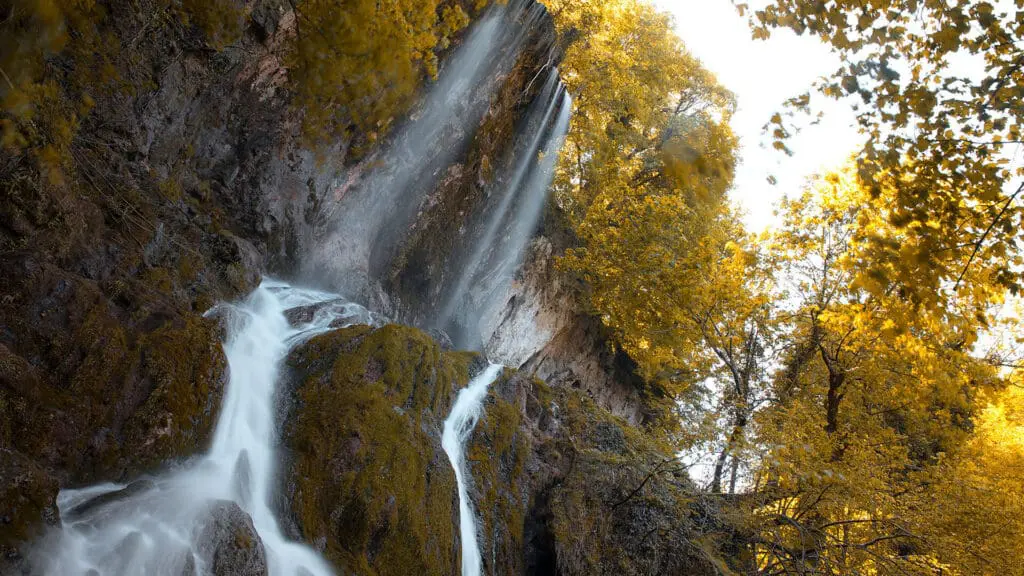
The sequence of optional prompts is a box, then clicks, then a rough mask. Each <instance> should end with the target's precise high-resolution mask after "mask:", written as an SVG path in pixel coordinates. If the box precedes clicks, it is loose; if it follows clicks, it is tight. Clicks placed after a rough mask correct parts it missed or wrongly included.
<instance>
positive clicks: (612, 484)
mask: <svg viewBox="0 0 1024 576" xmlns="http://www.w3.org/2000/svg"><path fill="white" fill-rule="evenodd" d="M469 454H470V457H469V461H470V467H471V470H472V473H473V477H474V480H475V484H476V487H477V494H476V498H477V508H478V510H479V511H480V517H481V525H482V528H481V533H482V534H483V535H484V539H483V541H482V544H483V546H484V548H485V549H484V551H483V557H484V558H485V564H486V566H485V571H486V572H488V573H494V574H563V575H577V574H578V575H585V574H629V575H633V574H636V575H641V574H688V575H694V576H700V575H709V576H710V575H717V574H719V573H720V572H719V566H723V564H721V561H720V560H719V558H718V555H717V550H716V548H715V538H716V535H715V534H710V533H704V532H702V530H701V529H700V528H699V527H698V526H697V524H696V522H695V521H694V520H693V517H694V516H695V510H694V509H693V508H692V507H691V502H692V500H693V499H694V494H695V490H694V488H693V486H692V485H691V484H690V481H689V477H688V476H687V474H686V471H685V470H683V469H680V468H677V467H676V465H673V464H672V463H673V462H674V461H675V460H674V459H673V458H672V457H671V455H670V453H669V452H668V451H667V450H666V449H665V447H661V446H659V445H658V444H657V443H655V442H653V441H652V440H651V439H650V438H648V437H647V436H645V435H644V434H643V433H642V432H641V431H640V430H638V429H636V428H635V427H633V426H630V425H629V424H628V423H626V422H625V421H623V420H622V419H621V418H618V417H616V416H613V415H612V414H610V413H609V412H608V411H606V410H604V409H603V408H600V407H599V406H597V405H596V403H595V402H594V401H593V400H591V399H590V398H589V397H588V396H587V395H586V394H585V392H583V391H581V390H573V389H570V388H565V387H559V388H551V387H548V386H547V385H545V384H544V383H543V382H541V381H540V380H538V379H535V378H531V377H529V376H527V375H526V374H525V373H523V372H520V373H519V374H517V375H516V376H514V377H512V378H509V379H506V380H504V381H502V382H499V383H497V384H496V385H495V386H494V387H493V388H492V390H491V393H490V396H489V398H488V402H487V404H486V411H485V413H484V416H483V418H482V420H481V422H480V424H479V425H478V426H477V428H476V430H475V432H474V435H473V437H472V439H471V443H470V450H469Z"/></svg>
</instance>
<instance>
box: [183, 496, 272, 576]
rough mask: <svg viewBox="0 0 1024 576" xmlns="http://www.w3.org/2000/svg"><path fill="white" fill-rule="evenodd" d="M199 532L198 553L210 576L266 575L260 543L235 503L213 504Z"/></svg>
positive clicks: (250, 523) (253, 529) (263, 552)
mask: <svg viewBox="0 0 1024 576" xmlns="http://www.w3.org/2000/svg"><path fill="white" fill-rule="evenodd" d="M198 530H199V533H198V537H197V542H199V545H200V548H199V554H200V556H201V558H202V559H203V562H204V563H205V564H206V566H208V567H209V569H210V573H211V574H212V575H213V576H266V575H267V574H268V571H267V556H266V550H265V549H264V547H263V541H262V540H260V537H259V535H258V534H257V533H256V529H255V528H254V527H253V523H252V518H250V517H249V515H248V514H246V513H245V512H244V511H243V510H242V509H241V508H239V506H238V504H235V503H234V502H230V501H227V500H220V501H216V502H213V503H212V504H211V505H210V507H209V509H208V510H207V512H206V517H205V518H204V519H202V520H201V524H200V528H199V529H198Z"/></svg>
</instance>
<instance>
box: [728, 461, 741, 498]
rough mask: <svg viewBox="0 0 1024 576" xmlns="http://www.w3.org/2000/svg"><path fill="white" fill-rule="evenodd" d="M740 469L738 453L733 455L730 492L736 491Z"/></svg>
mask: <svg viewBox="0 0 1024 576" xmlns="http://www.w3.org/2000/svg"><path fill="white" fill-rule="evenodd" d="M739 471H740V459H739V457H738V456H736V454H733V455H732V472H731V473H730V474H729V494H735V493H736V477H737V476H738V475H739Z"/></svg>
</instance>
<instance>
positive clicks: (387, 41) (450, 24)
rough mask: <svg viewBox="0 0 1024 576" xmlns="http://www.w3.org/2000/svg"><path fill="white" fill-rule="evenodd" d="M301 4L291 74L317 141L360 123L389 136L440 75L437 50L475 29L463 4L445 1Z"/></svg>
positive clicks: (373, 134) (317, 0)
mask: <svg viewBox="0 0 1024 576" xmlns="http://www.w3.org/2000/svg"><path fill="white" fill-rule="evenodd" d="M486 4H487V2H477V5H476V8H477V9H478V10H479V9H482V8H483V7H484V6H486ZM294 7H295V12H296V14H297V16H298V24H297V34H296V38H295V43H294V49H293V51H292V52H291V55H290V58H289V62H288V65H289V75H290V78H291V80H292V81H293V88H294V90H295V92H296V102H295V105H296V107H297V108H298V109H300V110H301V111H302V115H303V116H302V117H303V127H304V133H305V134H306V136H307V138H308V139H309V140H310V141H311V142H312V143H322V142H326V141H330V140H333V139H336V138H338V137H339V136H341V135H343V134H345V133H351V132H352V130H351V127H353V126H354V127H355V128H358V129H359V130H360V131H361V132H364V133H366V134H368V135H369V137H370V138H371V140H372V139H375V138H377V137H379V136H380V135H383V134H384V133H386V132H387V130H388V129H389V127H390V125H391V124H392V122H393V121H394V119H395V118H396V117H398V116H399V115H400V114H401V113H402V112H404V111H405V110H406V109H407V108H408V106H409V105H410V104H411V102H412V98H413V96H414V95H415V93H416V91H417V89H418V88H419V86H420V85H421V83H422V81H423V80H424V79H426V78H434V77H436V75H437V53H438V51H440V50H443V49H444V48H447V47H448V45H449V43H450V41H451V38H452V37H453V36H454V35H455V33H456V32H458V31H459V30H461V29H463V28H465V27H466V26H467V25H468V24H469V15H468V14H467V13H466V11H465V10H464V9H463V7H462V5H461V4H460V3H458V2H448V1H443V0H429V1H427V2H417V1H414V0H385V1H378V0H344V1H341V2H339V1H336V0H302V1H301V2H296V3H295V4H294Z"/></svg>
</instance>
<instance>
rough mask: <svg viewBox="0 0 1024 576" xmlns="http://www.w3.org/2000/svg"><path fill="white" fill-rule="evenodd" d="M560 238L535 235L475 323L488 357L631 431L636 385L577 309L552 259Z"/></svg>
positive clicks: (621, 357)
mask: <svg viewBox="0 0 1024 576" xmlns="http://www.w3.org/2000/svg"><path fill="white" fill-rule="evenodd" d="M556 243H557V244H565V240H561V239H556V240H555V241H552V240H550V239H549V238H547V237H545V236H538V237H536V238H535V239H534V240H533V242H532V244H531V246H530V251H529V253H528V255H527V258H526V261H525V263H524V264H523V266H522V267H521V268H520V270H519V271H518V272H517V273H516V277H515V279H514V280H513V281H512V282H511V283H510V284H509V285H508V287H507V288H506V289H505V291H504V295H503V296H502V297H501V298H497V299H495V303H496V305H495V306H494V307H493V309H491V310H489V311H488V314H486V315H485V316H484V318H483V320H482V321H481V326H482V330H481V331H482V332H483V333H484V334H489V338H488V339H487V340H486V341H485V344H484V350H485V351H486V353H487V356H488V357H489V358H491V359H494V360H497V361H500V362H503V363H505V364H508V365H510V366H518V367H519V369H520V370H522V371H524V372H527V373H529V374H532V375H534V376H536V377H538V378H540V379H541V380H544V381H545V382H547V383H548V385H550V386H553V387H568V388H572V389H577V390H580V391H582V392H583V393H584V394H586V395H587V396H589V397H590V398H592V399H593V400H594V401H595V402H596V404H597V405H598V406H600V407H602V408H603V409H605V410H608V411H609V412H610V413H612V414H614V415H615V416H618V417H620V418H623V419H624V420H625V421H626V422H628V423H629V424H631V425H633V426H640V425H642V424H644V423H645V418H646V412H645V409H644V402H643V396H642V393H643V390H644V382H643V380H642V379H641V378H640V377H639V376H637V374H636V372H635V369H636V365H635V364H634V363H633V361H632V360H631V359H630V358H629V357H628V356H627V355H626V354H625V353H623V352H622V351H620V350H619V349H617V348H616V346H615V345H614V343H613V340H612V338H611V335H610V334H609V333H608V330H607V329H606V328H605V327H604V326H603V325H602V324H601V320H600V319H599V318H597V317H595V316H593V315H591V314H588V313H587V312H586V311H585V310H584V309H583V307H582V306H581V305H580V299H581V298H582V296H581V295H580V294H579V292H578V290H577V289H576V287H575V286H573V285H571V284H570V283H569V281H568V280H567V278H566V277H565V275H563V274H561V273H560V272H559V271H557V270H556V269H555V260H556V258H557V256H558V254H559V253H560V252H561V251H562V250H564V247H563V246H556Z"/></svg>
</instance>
